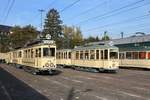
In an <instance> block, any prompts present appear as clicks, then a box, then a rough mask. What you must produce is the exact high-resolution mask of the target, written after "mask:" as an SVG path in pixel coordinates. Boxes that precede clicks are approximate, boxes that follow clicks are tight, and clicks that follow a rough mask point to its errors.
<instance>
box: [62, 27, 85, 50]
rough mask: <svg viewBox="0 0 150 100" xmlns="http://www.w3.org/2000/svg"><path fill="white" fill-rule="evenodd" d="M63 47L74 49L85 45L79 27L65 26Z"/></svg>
mask: <svg viewBox="0 0 150 100" xmlns="http://www.w3.org/2000/svg"><path fill="white" fill-rule="evenodd" d="M63 33H64V35H63V45H62V48H74V46H78V45H82V44H83V36H82V32H81V30H80V28H79V27H74V26H72V27H70V26H66V25H64V26H63Z"/></svg>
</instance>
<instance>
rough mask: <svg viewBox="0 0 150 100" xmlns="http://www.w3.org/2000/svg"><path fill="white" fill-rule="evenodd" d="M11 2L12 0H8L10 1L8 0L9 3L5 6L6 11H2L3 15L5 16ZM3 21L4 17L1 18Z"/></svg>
mask: <svg viewBox="0 0 150 100" xmlns="http://www.w3.org/2000/svg"><path fill="white" fill-rule="evenodd" d="M10 2H11V0H8V1H7V4H6V6H5V8H4V11H3V13H2V16H4V15H5V12H6V11H7V9H8V7H9V4H10ZM4 17H5V16H4ZM1 18H3V17H1ZM1 21H2V19H1Z"/></svg>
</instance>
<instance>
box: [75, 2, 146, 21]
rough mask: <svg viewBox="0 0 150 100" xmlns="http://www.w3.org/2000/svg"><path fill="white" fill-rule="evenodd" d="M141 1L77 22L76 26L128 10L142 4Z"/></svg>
mask: <svg viewBox="0 0 150 100" xmlns="http://www.w3.org/2000/svg"><path fill="white" fill-rule="evenodd" d="M143 1H144V0H138V1H136V2H133V3H130V4H128V5H125V6H123V7H120V8H117V9H114V10H112V11H109V12H106V13H104V14H102V15H98V16H95V17H92V18H88V19H86V20H84V21H81V22H79V23H77V24H82V23H85V22H88V21H91V20H93V19H97V18H99V17H103V16H106V15H109V14H110V13H114V12H116V11H120V10H122V9H125V8H128V7H130V6H133V5H136V4H139V3H141V2H143Z"/></svg>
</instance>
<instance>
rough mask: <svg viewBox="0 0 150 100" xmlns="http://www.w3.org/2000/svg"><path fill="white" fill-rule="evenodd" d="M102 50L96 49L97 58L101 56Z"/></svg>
mask: <svg viewBox="0 0 150 100" xmlns="http://www.w3.org/2000/svg"><path fill="white" fill-rule="evenodd" d="M99 51H100V50H96V59H97V60H98V59H99V58H100V52H99Z"/></svg>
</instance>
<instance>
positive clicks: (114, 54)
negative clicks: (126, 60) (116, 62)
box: [109, 50, 118, 59]
mask: <svg viewBox="0 0 150 100" xmlns="http://www.w3.org/2000/svg"><path fill="white" fill-rule="evenodd" d="M109 57H110V59H118V52H111V50H110V52H109Z"/></svg>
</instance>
